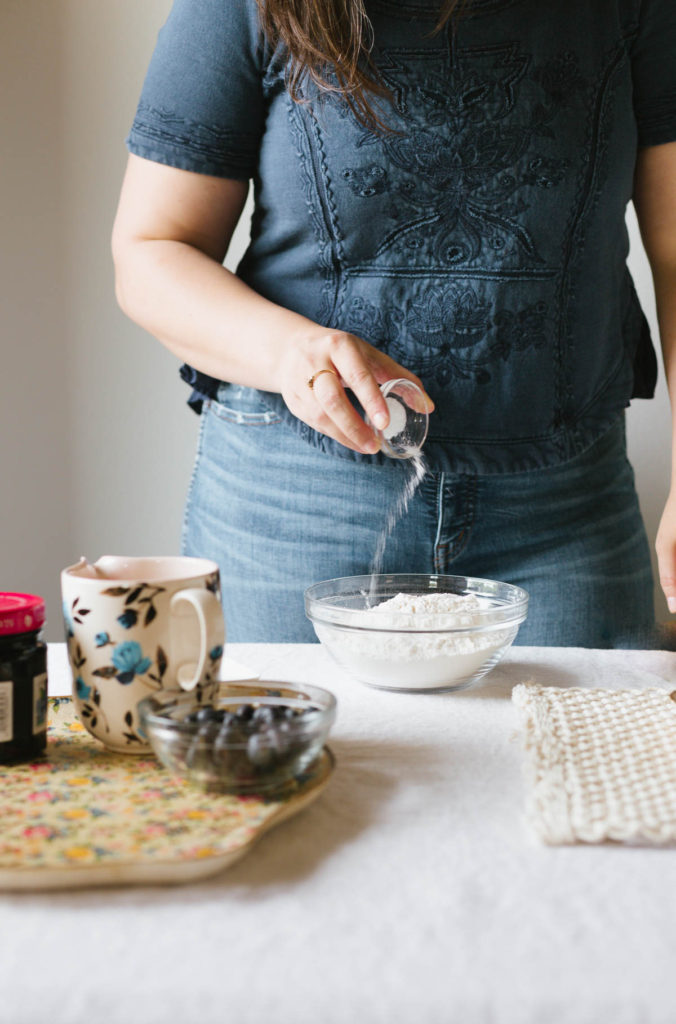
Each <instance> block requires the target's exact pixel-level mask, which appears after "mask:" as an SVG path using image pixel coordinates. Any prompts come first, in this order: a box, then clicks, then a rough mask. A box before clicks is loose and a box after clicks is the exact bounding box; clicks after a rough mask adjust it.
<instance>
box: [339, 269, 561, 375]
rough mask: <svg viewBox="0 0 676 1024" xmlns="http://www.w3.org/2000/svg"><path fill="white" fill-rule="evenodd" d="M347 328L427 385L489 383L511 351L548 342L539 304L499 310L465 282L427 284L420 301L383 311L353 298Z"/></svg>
mask: <svg viewBox="0 0 676 1024" xmlns="http://www.w3.org/2000/svg"><path fill="white" fill-rule="evenodd" d="M347 329H348V330H350V331H352V332H353V333H355V334H359V335H361V336H362V337H364V336H365V337H367V338H368V339H369V340H371V341H373V342H374V343H375V344H377V345H378V347H379V348H381V349H383V350H384V351H386V352H388V354H389V355H391V356H392V358H393V359H397V360H400V361H402V362H404V360H406V365H407V366H408V367H409V368H410V369H411V370H413V372H414V373H417V374H419V375H421V376H422V377H423V379H424V380H426V381H427V382H428V383H432V382H434V383H436V384H437V385H440V386H446V385H448V383H449V382H450V381H451V380H452V379H453V378H456V379H457V378H460V379H469V378H474V379H475V380H476V381H477V382H478V383H482V384H483V383H488V382H489V381H490V380H491V379H492V377H491V373H490V372H489V369H488V367H489V366H490V365H491V364H493V366H494V367H495V365H496V360H497V359H500V360H503V361H504V360H506V359H508V358H509V356H510V355H511V354H512V353H513V352H523V351H525V350H526V349H528V348H535V349H539V348H541V347H542V346H543V345H544V344H545V341H546V331H547V308H546V306H545V304H544V303H543V302H536V303H533V304H531V305H527V306H524V307H523V308H522V309H519V310H516V311H512V310H498V311H497V312H494V311H493V310H492V308H491V306H490V304H489V303H488V302H487V301H486V300H485V299H484V298H482V297H481V295H480V294H479V293H478V292H477V291H475V289H474V288H472V287H471V286H469V285H466V284H452V285H450V286H448V287H447V288H446V289H444V290H438V289H436V288H435V287H433V286H429V287H428V288H426V290H425V291H424V292H423V293H422V296H421V298H420V299H419V300H416V301H412V302H410V303H409V304H408V305H406V306H405V307H404V309H403V311H402V310H397V311H394V312H392V313H390V314H383V313H382V312H381V311H380V310H378V309H377V308H376V306H375V305H373V303H370V302H367V301H365V300H364V299H358V300H356V301H355V302H354V303H353V305H352V308H351V311H350V313H349V314H348V324H347Z"/></svg>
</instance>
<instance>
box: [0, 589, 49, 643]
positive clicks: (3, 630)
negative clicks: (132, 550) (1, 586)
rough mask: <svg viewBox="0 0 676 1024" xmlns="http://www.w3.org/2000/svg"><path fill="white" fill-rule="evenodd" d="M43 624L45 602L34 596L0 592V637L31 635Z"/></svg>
mask: <svg viewBox="0 0 676 1024" xmlns="http://www.w3.org/2000/svg"><path fill="white" fill-rule="evenodd" d="M44 624H45V602H44V600H43V599H42V598H41V597H37V596H36V595H35V594H6V593H3V592H1V591H0V636H13V635H14V634H15V633H33V632H36V631H37V630H38V629H42V627H43V626H44Z"/></svg>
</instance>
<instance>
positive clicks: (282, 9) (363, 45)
mask: <svg viewBox="0 0 676 1024" xmlns="http://www.w3.org/2000/svg"><path fill="white" fill-rule="evenodd" d="M257 2H258V6H259V9H260V13H261V25H262V28H263V31H264V32H265V34H266V36H267V38H268V40H269V41H270V43H271V45H273V46H276V45H277V44H278V43H281V45H282V46H283V48H284V50H285V51H286V54H287V57H288V60H289V63H288V71H287V87H288V89H289V92H290V94H291V96H292V98H293V99H294V100H295V101H296V102H301V101H302V99H303V95H304V86H305V84H306V82H307V80H308V79H309V80H310V81H311V82H313V83H314V84H315V85H316V86H317V87H318V88H319V90H320V91H321V92H337V93H339V94H340V95H341V96H342V97H343V98H344V100H345V102H346V103H347V105H348V106H349V108H350V110H351V111H352V113H353V114H354V115H355V117H356V118H357V120H358V121H359V122H360V123H361V124H362V125H364V126H365V127H368V128H371V129H382V130H387V125H386V124H385V123H384V121H383V119H382V117H381V115H380V114H379V113H378V112H377V110H375V109H374V106H373V98H374V97H377V96H383V97H384V96H387V95H389V91H388V89H387V88H386V86H385V85H384V83H383V82H382V80H381V78H380V75H379V74H378V70H377V68H376V67H375V65H374V64H373V61H372V58H371V48H372V44H373V39H372V28H371V22H370V21H369V18H368V15H367V13H366V7H365V2H364V0H257ZM460 5H461V0H443V2H442V3H441V5H440V11H439V18H438V21H437V23H436V26H435V28H434V32H439V31H441V29H442V28H443V27H444V25H445V24H446V23H447V22H448V20H449V19H450V18H451V16H452V15H453V12H454V11H455V10H456V9H457V8H458V7H460Z"/></svg>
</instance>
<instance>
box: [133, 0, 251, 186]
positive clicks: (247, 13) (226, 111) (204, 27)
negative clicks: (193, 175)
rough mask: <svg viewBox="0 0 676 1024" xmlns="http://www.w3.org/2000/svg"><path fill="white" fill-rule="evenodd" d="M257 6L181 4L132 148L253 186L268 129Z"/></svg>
mask: <svg viewBox="0 0 676 1024" xmlns="http://www.w3.org/2000/svg"><path fill="white" fill-rule="evenodd" d="M262 62H263V40H262V34H261V31H260V28H259V21H258V15H257V6H256V2H255V0H174V4H173V7H172V9H171V11H170V14H169V17H168V19H167V21H166V23H165V25H164V27H163V28H162V29H161V31H160V33H159V36H158V40H157V45H156V47H155V51H154V53H153V56H152V59H151V61H150V66H149V68H148V71H147V74H146V78H145V82H144V84H143V90H142V93H141V98H140V101H139V104H138V108H137V111H136V116H135V118H134V122H133V125H132V128H131V131H130V133H129V136H128V138H127V140H126V141H127V148H128V149H129V151H130V152H131V153H134V154H135V155H136V156H140V157H144V158H145V159H147V160H154V161H156V162H158V163H163V164H168V165H169V166H171V167H178V168H180V169H182V170H187V171H196V172H198V173H201V174H212V175H215V176H217V177H223V178H236V179H239V180H247V179H249V178H251V177H252V176H253V174H254V172H255V169H256V165H257V160H258V149H259V143H260V138H261V134H262V131H263V123H264V116H265V115H264V101H263V90H262Z"/></svg>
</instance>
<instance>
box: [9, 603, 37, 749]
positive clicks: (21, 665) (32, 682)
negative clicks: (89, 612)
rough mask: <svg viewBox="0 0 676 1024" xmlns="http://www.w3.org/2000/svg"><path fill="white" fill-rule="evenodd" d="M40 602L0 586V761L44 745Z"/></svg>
mask: <svg viewBox="0 0 676 1024" xmlns="http://www.w3.org/2000/svg"><path fill="white" fill-rule="evenodd" d="M44 622H45V602H44V601H43V599H42V598H41V597H37V596H36V595H35V594H8V593H3V592H1V591H0V764H11V763H12V762H16V761H30V760H32V759H33V758H34V757H38V756H39V755H40V754H42V753H43V752H44V750H45V747H46V745H47V645H46V644H45V642H44V641H43V640H42V633H41V630H42V627H43V625H44Z"/></svg>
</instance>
